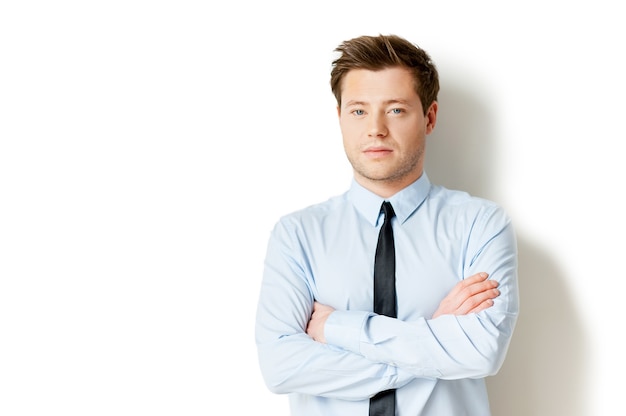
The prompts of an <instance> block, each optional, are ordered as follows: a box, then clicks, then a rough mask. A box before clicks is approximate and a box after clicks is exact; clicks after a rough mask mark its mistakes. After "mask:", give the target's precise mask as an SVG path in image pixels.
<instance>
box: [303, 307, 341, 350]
mask: <svg viewBox="0 0 626 416" xmlns="http://www.w3.org/2000/svg"><path fill="white" fill-rule="evenodd" d="M334 310H335V309H334V308H332V307H330V306H328V305H323V304H321V303H319V302H315V303H314V304H313V314H312V315H311V319H310V320H309V323H308V325H307V326H306V333H307V335H308V336H310V337H311V338H313V339H314V340H315V341H317V342H322V343H324V344H326V337H324V324H326V320H327V319H328V316H329V315H330V314H331V313H333V312H334Z"/></svg>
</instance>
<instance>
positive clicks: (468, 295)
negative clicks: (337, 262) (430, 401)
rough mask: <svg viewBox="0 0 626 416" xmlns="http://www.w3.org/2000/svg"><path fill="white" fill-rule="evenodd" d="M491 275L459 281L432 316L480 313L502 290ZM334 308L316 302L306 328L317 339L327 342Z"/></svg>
mask: <svg viewBox="0 0 626 416" xmlns="http://www.w3.org/2000/svg"><path fill="white" fill-rule="evenodd" d="M488 277H489V275H488V274H487V273H484V272H481V273H476V274H475V275H472V276H470V277H468V278H467V279H463V280H461V281H460V282H459V283H457V284H456V285H455V286H454V287H453V288H452V290H451V291H450V293H448V294H447V295H446V297H445V298H444V299H443V300H442V301H441V303H440V304H439V307H438V308H437V310H436V311H435V313H434V314H433V316H432V318H433V319H434V318H437V317H439V316H442V315H467V314H470V313H478V312H480V311H482V310H485V309H487V308H489V307H491V306H492V305H493V299H494V298H496V297H497V296H498V295H499V294H500V291H499V290H498V288H497V287H498V282H497V281H495V280H490V279H487V278H488ZM334 311H335V309H334V308H332V307H330V306H328V305H324V304H321V303H319V302H315V303H314V305H313V314H312V315H311V319H310V320H309V323H308V325H307V328H306V333H307V334H308V335H309V336H310V337H311V338H313V339H314V340H315V341H318V342H321V343H326V338H325V336H324V325H325V323H326V320H327V319H328V317H329V316H330V314H331V313H333V312H334Z"/></svg>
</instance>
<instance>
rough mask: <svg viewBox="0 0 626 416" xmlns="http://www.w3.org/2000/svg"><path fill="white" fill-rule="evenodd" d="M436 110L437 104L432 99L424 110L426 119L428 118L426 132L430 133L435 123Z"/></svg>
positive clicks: (437, 108)
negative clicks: (426, 109) (425, 110)
mask: <svg viewBox="0 0 626 416" xmlns="http://www.w3.org/2000/svg"><path fill="white" fill-rule="evenodd" d="M437 110H439V104H437V101H433V102H432V104H431V105H430V107H428V111H427V112H426V119H427V120H428V123H427V124H426V134H430V133H432V132H433V130H434V129H435V124H437Z"/></svg>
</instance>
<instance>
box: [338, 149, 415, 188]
mask: <svg viewBox="0 0 626 416" xmlns="http://www.w3.org/2000/svg"><path fill="white" fill-rule="evenodd" d="M423 155H424V148H423V147H421V148H419V149H418V150H417V151H416V152H414V153H412V154H410V155H409V156H408V157H406V158H403V159H400V160H399V161H398V163H397V164H396V165H394V166H392V167H391V170H388V169H383V170H382V171H381V172H377V169H376V167H370V166H368V165H369V164H368V163H360V162H359V161H358V160H356V159H353V158H351V157H349V156H348V160H349V161H350V164H351V165H352V169H354V172H355V173H356V174H357V175H359V176H361V177H363V178H365V179H367V180H369V181H372V182H378V183H389V184H392V183H397V182H402V181H403V180H404V179H406V178H407V177H408V176H410V175H411V174H413V173H414V172H415V167H416V166H417V165H418V164H419V163H420V161H421V159H422V157H423ZM381 163H382V162H381Z"/></svg>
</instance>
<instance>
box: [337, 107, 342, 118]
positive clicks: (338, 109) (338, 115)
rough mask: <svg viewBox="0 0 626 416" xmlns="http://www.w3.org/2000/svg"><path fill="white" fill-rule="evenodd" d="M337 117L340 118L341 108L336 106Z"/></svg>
mask: <svg viewBox="0 0 626 416" xmlns="http://www.w3.org/2000/svg"><path fill="white" fill-rule="evenodd" d="M337 117H341V107H340V106H337Z"/></svg>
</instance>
